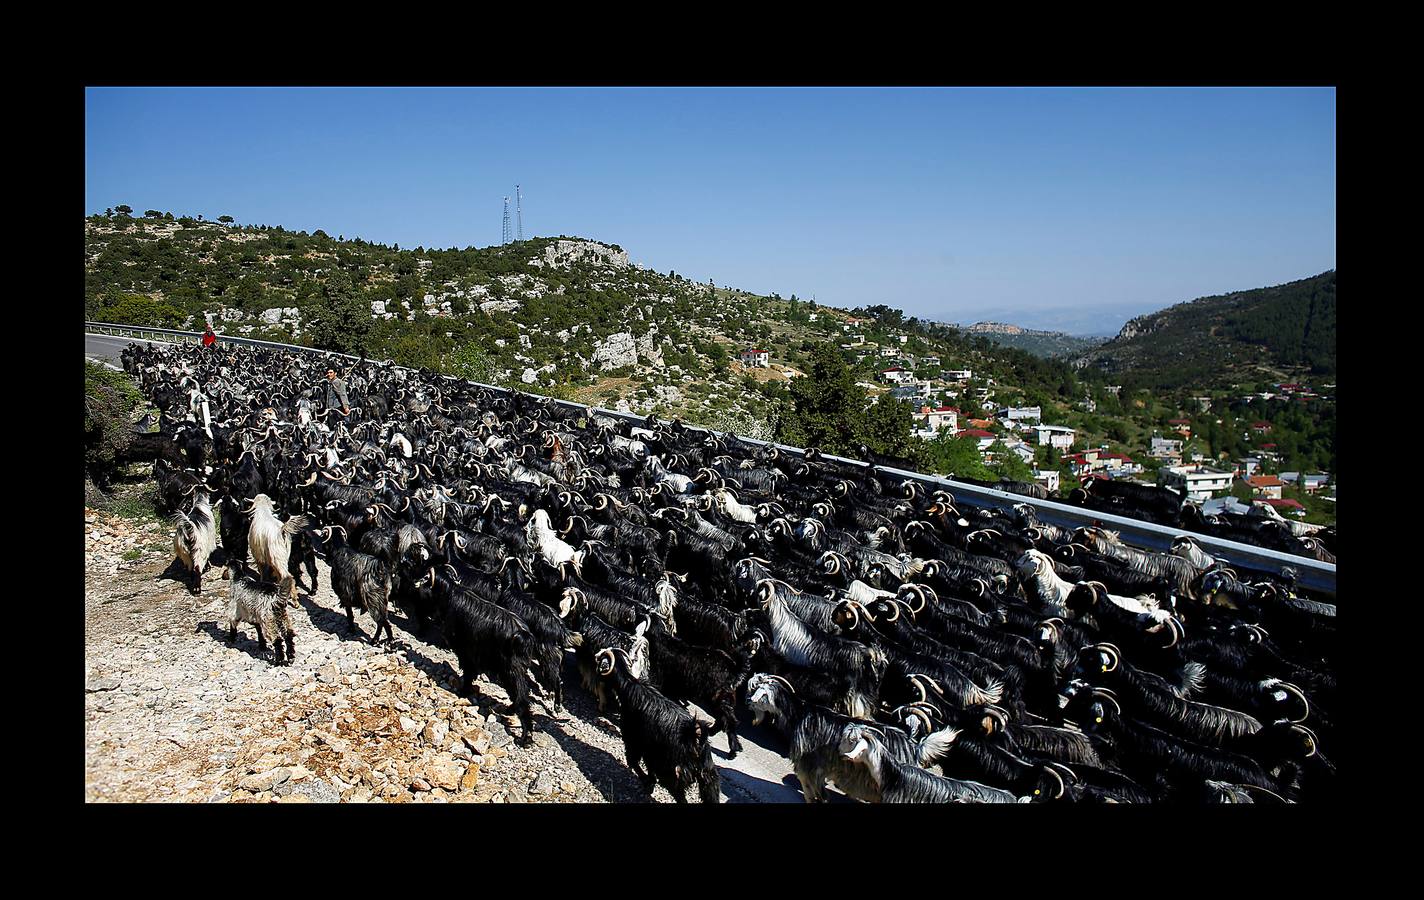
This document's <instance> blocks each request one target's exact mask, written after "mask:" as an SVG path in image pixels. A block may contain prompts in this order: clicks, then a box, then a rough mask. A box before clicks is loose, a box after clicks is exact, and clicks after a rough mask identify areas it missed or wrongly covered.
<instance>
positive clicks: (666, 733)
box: [597, 649, 721, 803]
mask: <svg viewBox="0 0 1424 900" xmlns="http://www.w3.org/2000/svg"><path fill="white" fill-rule="evenodd" d="M597 662H598V674H599V675H600V676H602V677H603V678H606V679H608V680H609V681H610V682H611V683H612V685H613V691H614V693H615V694H617V695H618V706H619V708H620V709H621V710H622V717H621V718H620V720H619V730H620V731H622V733H623V753H624V757H625V759H626V760H627V762H628V768H630V769H632V770H633V774H635V775H637V776H638V780H639V781H641V782H642V784H643V789H644V790H645V791H647V792H648V793H650V794H651V793H652V790H653V784H654V783H657V784H661V785H662V786H663V789H664V790H666V791H667V792H668V793H669V794H672V796H673V799H674V800H676V801H677V802H678V803H686V802H687V789H688V788H690V787H693V786H696V788H697V795H698V797H699V798H700V799H701V800H702V802H703V803H718V802H720V800H721V780H720V778H719V777H718V775H717V767H716V766H715V765H713V763H712V750H711V747H710V746H709V745H708V743H707V730H706V728H705V727H704V726H703V725H702V723H701V722H699V721H697V719H696V717H694V716H693V715H692V714H691V713H689V712H688V711H687V710H685V709H683V708H682V707H681V706H680V705H679V704H677V703H675V702H673V701H672V700H669V699H668V698H667V697H664V696H663V695H662V694H660V693H659V692H658V691H656V690H655V689H653V688H652V687H650V686H649V685H647V684H644V683H642V682H640V681H638V679H637V678H635V677H633V673H632V672H631V671H630V670H629V666H628V657H627V654H625V653H623V652H622V651H620V650H614V649H610V650H600V651H599V652H598V660H597ZM644 761H646V762H647V770H646V771H644V769H643V762H644Z"/></svg>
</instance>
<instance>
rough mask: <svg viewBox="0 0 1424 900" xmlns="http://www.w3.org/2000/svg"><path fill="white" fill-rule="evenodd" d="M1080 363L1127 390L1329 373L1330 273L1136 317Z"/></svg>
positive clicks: (1331, 364) (1332, 318) (1332, 362)
mask: <svg viewBox="0 0 1424 900" xmlns="http://www.w3.org/2000/svg"><path fill="white" fill-rule="evenodd" d="M1080 361H1081V362H1082V363H1084V364H1086V365H1091V366H1095V367H1097V368H1099V369H1100V370H1102V371H1103V372H1104V373H1105V374H1107V375H1108V376H1109V377H1111V378H1114V379H1116V380H1120V381H1122V382H1123V384H1125V385H1129V386H1134V387H1154V388H1177V387H1184V386H1188V385H1196V386H1200V387H1215V386H1224V385H1228V384H1240V383H1245V382H1252V381H1268V382H1274V381H1284V380H1290V379H1292V378H1294V377H1296V376H1303V375H1327V376H1328V375H1334V374H1335V272H1334V271H1333V270H1332V271H1329V272H1324V273H1321V274H1320V275H1316V276H1315V277H1313V278H1305V279H1302V280H1300V281H1292V282H1290V283H1288V284H1282V285H1276V286H1274V287H1267V288H1259V289H1256V290H1249V291H1240V292H1237V293H1233V294H1223V295H1221V296H1216V297H1202V298H1199V299H1197V300H1193V301H1191V302H1189V303H1179V304H1177V305H1176V306H1172V307H1169V308H1167V309H1164V310H1159V311H1158V312H1155V313H1151V314H1149V315H1145V316H1139V317H1137V318H1135V319H1133V320H1132V321H1130V322H1128V323H1127V324H1126V325H1124V326H1123V328H1122V331H1121V332H1120V333H1119V334H1118V336H1117V337H1116V338H1114V339H1113V340H1111V341H1108V342H1107V343H1106V344H1103V345H1102V346H1100V347H1098V348H1096V349H1094V350H1092V351H1090V352H1088V353H1087V354H1085V355H1084V356H1083V357H1081V359H1080Z"/></svg>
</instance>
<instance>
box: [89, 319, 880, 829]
mask: <svg viewBox="0 0 1424 900" xmlns="http://www.w3.org/2000/svg"><path fill="white" fill-rule="evenodd" d="M131 341H132V339H131V338H125V337H109V336H107V335H102V334H85V335H84V356H85V357H86V358H87V359H92V360H95V361H102V362H108V363H110V364H111V365H113V366H118V365H119V353H120V352H121V351H122V350H123V349H124V348H125V347H127V346H128V345H129V344H130V343H131ZM142 343H149V342H148V341H143V342H142ZM701 718H702V720H703V721H704V722H710V721H712V720H713V717H712V716H710V715H707V714H705V713H704V714H703V715H702V716H701ZM737 718H738V719H739V720H740V722H739V726H738V729H737V736H738V738H740V739H741V742H742V752H741V753H738V754H737V758H736V759H733V760H728V759H727V754H728V751H727V736H726V735H725V734H717V735H714V736H713V737H712V741H711V743H712V757H713V761H714V762H715V763H716V765H717V770H718V772H719V773H720V775H721V778H722V794H723V796H724V797H725V798H726V800H727V801H728V802H729V803H802V802H804V800H803V798H802V796H801V786H800V782H799V781H798V780H797V778H796V775H795V774H794V773H793V772H792V771H791V761H790V760H788V759H787V758H786V756H785V755H784V754H785V752H786V747H787V742H786V739H785V738H784V737H783V736H782V735H781V733H780V732H778V731H777V730H776V729H775V728H773V727H771V726H769V725H761V726H753V725H752V724H751V712H750V710H747V709H746V708H745V707H743V708H742V709H739V710H738V711H737ZM826 796H827V797H828V798H829V800H830V802H831V803H851V802H854V801H852V800H850V799H849V798H847V797H845V796H843V795H842V794H840V793H839V792H837V791H836V789H835V787H834V786H831V785H827V788H826Z"/></svg>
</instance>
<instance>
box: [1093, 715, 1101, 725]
mask: <svg viewBox="0 0 1424 900" xmlns="http://www.w3.org/2000/svg"><path fill="white" fill-rule="evenodd" d="M1093 721H1094V722H1097V723H1098V724H1099V725H1101V724H1102V721H1103V717H1102V716H1098V717H1097V718H1096V719H1094V720H1093Z"/></svg>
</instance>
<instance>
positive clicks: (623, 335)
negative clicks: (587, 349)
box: [590, 331, 638, 372]
mask: <svg viewBox="0 0 1424 900" xmlns="http://www.w3.org/2000/svg"><path fill="white" fill-rule="evenodd" d="M590 364H591V365H593V366H596V367H597V368H598V370H599V371H600V372H607V371H609V370H610V369H621V368H623V367H624V366H636V365H637V364H638V344H637V341H636V340H634V338H633V334H632V332H629V331H620V332H618V333H617V334H610V335H609V336H608V337H606V338H604V339H603V340H601V341H599V342H598V343H597V344H595V345H594V348H593V359H592V360H591V361H590Z"/></svg>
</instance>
